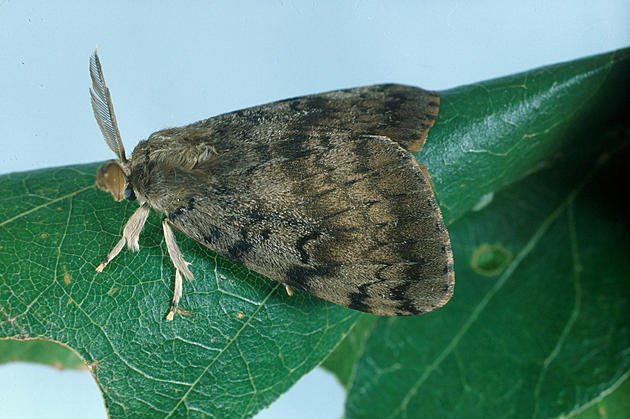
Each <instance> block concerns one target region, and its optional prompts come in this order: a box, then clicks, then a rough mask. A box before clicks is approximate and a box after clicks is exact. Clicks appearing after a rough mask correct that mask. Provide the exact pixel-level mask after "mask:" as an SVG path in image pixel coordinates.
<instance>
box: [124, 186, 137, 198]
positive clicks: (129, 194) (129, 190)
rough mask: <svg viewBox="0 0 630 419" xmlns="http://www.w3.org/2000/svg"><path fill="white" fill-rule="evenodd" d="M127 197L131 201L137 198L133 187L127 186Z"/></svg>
mask: <svg viewBox="0 0 630 419" xmlns="http://www.w3.org/2000/svg"><path fill="white" fill-rule="evenodd" d="M125 199H127V200H129V201H135V200H136V194H135V192H134V191H133V189H132V188H129V187H127V189H125Z"/></svg>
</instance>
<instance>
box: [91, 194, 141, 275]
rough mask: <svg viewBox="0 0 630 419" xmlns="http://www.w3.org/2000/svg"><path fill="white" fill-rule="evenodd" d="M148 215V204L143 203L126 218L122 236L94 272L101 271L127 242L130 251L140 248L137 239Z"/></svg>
mask: <svg viewBox="0 0 630 419" xmlns="http://www.w3.org/2000/svg"><path fill="white" fill-rule="evenodd" d="M148 216H149V206H148V205H147V204H144V205H142V206H140V208H138V209H137V210H136V212H134V213H133V215H132V216H131V217H129V220H127V224H125V228H124V229H123V236H122V237H121V239H120V240H119V241H118V243H116V246H114V248H113V249H112V250H111V251H110V252H109V254H108V255H107V257H106V258H105V259H104V260H103V261H102V262H101V264H100V265H98V266H97V267H96V272H103V268H104V267H105V266H107V264H108V263H109V262H111V261H112V259H114V258H115V257H116V256H118V254H119V253H120V251H121V250H123V248H124V247H125V244H127V247H128V248H129V250H131V251H132V252H137V251H138V250H140V245H139V244H138V239H139V237H140V232H141V231H142V227H144V223H145V222H146V221H147V217H148Z"/></svg>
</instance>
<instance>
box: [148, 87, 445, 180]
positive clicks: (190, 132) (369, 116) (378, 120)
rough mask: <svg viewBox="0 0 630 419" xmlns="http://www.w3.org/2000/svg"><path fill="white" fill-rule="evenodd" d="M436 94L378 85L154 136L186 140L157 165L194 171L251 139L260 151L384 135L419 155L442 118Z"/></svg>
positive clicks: (161, 155)
mask: <svg viewBox="0 0 630 419" xmlns="http://www.w3.org/2000/svg"><path fill="white" fill-rule="evenodd" d="M439 103H440V96H439V94H438V93H437V92H431V91H428V90H424V89H420V88H418V87H413V86H405V85H400V84H379V85H374V86H367V87H358V88H354V89H345V90H336V91H333V92H328V93H321V94H317V95H310V96H303V97H297V98H293V99H286V100H282V101H279V102H273V103H269V104H266V105H261V106H255V107H252V108H247V109H243V110H240V111H235V112H230V113H226V114H222V115H218V116H215V117H213V118H210V119H206V120H203V121H199V122H196V123H194V124H190V125H187V126H185V127H181V128H170V129H166V130H163V131H158V132H156V133H154V134H153V135H152V136H151V138H152V139H155V140H158V141H159V140H169V139H171V138H174V137H181V138H182V139H185V140H186V141H185V142H181V143H179V144H180V145H181V146H182V147H179V149H174V148H173V147H172V146H171V147H169V148H168V149H164V150H162V152H161V153H155V154H154V155H153V156H152V159H153V160H156V159H164V161H165V162H172V161H173V160H178V164H180V165H182V166H183V167H188V168H190V167H193V166H194V165H196V164H199V163H200V162H203V161H204V160H206V159H213V158H214V156H216V155H223V154H225V153H229V152H232V151H235V152H236V151H237V150H239V149H240V148H241V147H242V146H243V143H248V142H249V141H250V140H251V139H256V140H257V141H258V149H260V150H264V148H265V144H266V143H273V142H276V141H283V139H285V138H294V137H296V136H304V135H306V136H312V135H322V134H331V135H348V134H349V133H352V134H353V135H355V136H358V135H381V136H385V137H389V138H390V139H392V140H393V141H395V142H396V143H398V144H399V145H400V146H401V147H402V148H403V149H405V150H407V151H409V152H412V153H418V152H419V151H420V149H421V148H422V146H423V145H424V143H425V141H426V138H427V134H428V132H429V129H430V128H431V127H432V126H433V123H434V122H435V119H436V117H437V114H438V108H439Z"/></svg>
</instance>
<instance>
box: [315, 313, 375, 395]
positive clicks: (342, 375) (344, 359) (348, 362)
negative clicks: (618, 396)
mask: <svg viewBox="0 0 630 419" xmlns="http://www.w3.org/2000/svg"><path fill="white" fill-rule="evenodd" d="M376 319H377V317H376V316H372V315H370V314H366V313H363V314H362V315H361V316H360V317H359V319H358V320H357V322H356V324H355V325H354V327H353V328H352V330H351V331H350V333H348V335H347V336H346V337H345V338H344V339H343V341H341V343H340V344H339V346H337V348H336V349H335V350H334V351H333V352H332V353H331V354H330V355H329V356H328V358H326V360H325V361H324V363H323V364H322V367H324V368H326V369H327V370H329V371H330V372H332V373H333V374H335V375H336V376H337V379H338V380H339V382H340V383H341V385H342V386H344V387H345V388H346V389H348V386H349V385H350V381H351V380H352V377H353V375H354V372H355V371H354V368H355V367H356V365H357V361H358V360H359V358H360V357H361V355H363V349H364V348H365V342H367V339H368V338H369V337H370V333H372V330H373V328H374V322H375V321H376Z"/></svg>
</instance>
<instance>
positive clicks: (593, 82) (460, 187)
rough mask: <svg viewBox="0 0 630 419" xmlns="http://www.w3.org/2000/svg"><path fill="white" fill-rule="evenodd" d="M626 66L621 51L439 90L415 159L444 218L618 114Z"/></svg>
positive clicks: (628, 56)
mask: <svg viewBox="0 0 630 419" xmlns="http://www.w3.org/2000/svg"><path fill="white" fill-rule="evenodd" d="M629 71H630V49H624V50H620V51H615V52H613V53H608V54H601V55H597V56H594V57H589V58H586V59H582V60H577V61H571V62H568V63H561V64H556V65H552V66H547V67H542V68H539V69H536V70H531V71H527V72H525V73H521V74H516V75H512V76H508V77H504V78H500V79H495V80H489V81H485V82H481V83H478V84H473V85H468V86H462V87H458V88H455V89H451V90H447V91H445V92H441V93H440V95H441V104H440V113H439V115H438V119H437V121H436V123H435V126H434V127H433V128H432V129H431V132H430V133H429V138H428V140H427V143H426V145H425V147H424V149H423V150H422V151H421V152H420V154H419V155H418V156H417V157H416V158H417V159H418V160H419V161H421V162H423V163H424V165H425V166H426V167H427V169H428V170H429V173H430V174H431V178H432V179H433V183H434V187H435V190H436V192H437V194H438V198H439V201H440V207H441V208H442V214H443V216H444V220H445V222H446V223H447V224H450V223H452V222H453V221H454V220H455V219H457V218H459V217H461V216H462V215H463V214H465V213H466V212H467V211H469V210H470V209H471V208H472V207H473V206H474V205H475V203H477V202H478V201H479V199H480V198H481V197H483V196H484V195H486V194H488V193H492V192H495V191H499V190H501V189H502V188H504V187H505V186H507V185H509V184H511V183H512V182H514V181H516V180H518V179H520V178H522V177H523V176H526V175H527V174H528V173H531V172H532V171H535V170H537V169H538V168H539V167H540V165H541V164H546V162H547V161H548V159H549V158H550V157H552V156H553V155H554V153H555V151H556V150H558V149H559V148H560V147H562V146H563V145H564V144H567V143H568V142H569V141H571V139H572V138H573V137H574V136H576V135H583V133H584V132H585V131H589V130H592V128H593V127H594V126H603V125H605V123H606V122H607V121H610V120H614V119H615V118H617V117H618V116H619V115H618V114H617V113H615V112H619V109H620V106H619V105H620V102H621V101H623V100H625V99H626V97H627V96H623V95H621V94H619V86H625V85H627V74H628V72H629Z"/></svg>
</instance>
